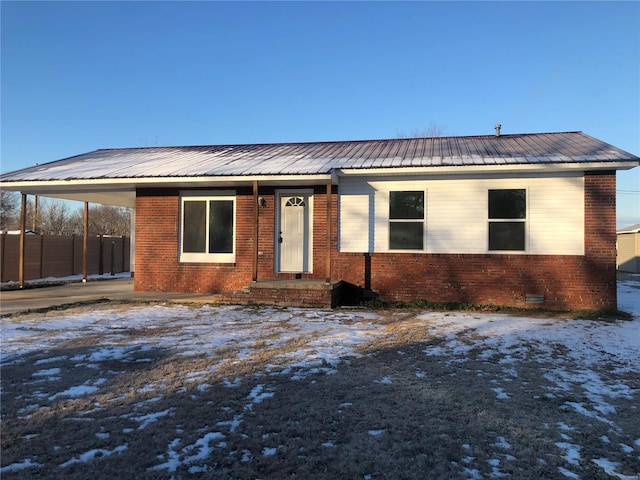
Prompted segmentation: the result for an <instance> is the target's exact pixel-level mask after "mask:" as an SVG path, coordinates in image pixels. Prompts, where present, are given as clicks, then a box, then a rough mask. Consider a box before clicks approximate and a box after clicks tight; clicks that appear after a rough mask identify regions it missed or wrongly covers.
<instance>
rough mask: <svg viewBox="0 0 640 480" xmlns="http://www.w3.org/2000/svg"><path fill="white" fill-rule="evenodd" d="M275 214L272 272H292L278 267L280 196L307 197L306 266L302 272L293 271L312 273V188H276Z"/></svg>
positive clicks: (280, 218) (280, 215)
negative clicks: (307, 235)
mask: <svg viewBox="0 0 640 480" xmlns="http://www.w3.org/2000/svg"><path fill="white" fill-rule="evenodd" d="M275 193H276V214H275V225H274V232H273V233H274V250H275V252H274V259H275V264H274V266H273V269H274V272H276V273H294V272H283V271H282V270H281V269H280V241H279V238H280V225H281V223H280V222H281V221H282V212H281V209H282V197H292V196H295V195H304V196H305V197H307V199H308V202H307V204H308V209H309V228H308V232H309V239H308V246H307V257H308V262H307V265H308V268H307V270H305V271H304V272H295V273H313V189H312V188H296V189H278V190H276V192H275Z"/></svg>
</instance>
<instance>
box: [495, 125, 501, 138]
mask: <svg viewBox="0 0 640 480" xmlns="http://www.w3.org/2000/svg"><path fill="white" fill-rule="evenodd" d="M501 128H502V125H500V124H499V123H496V125H495V129H496V137H499V136H500V129H501Z"/></svg>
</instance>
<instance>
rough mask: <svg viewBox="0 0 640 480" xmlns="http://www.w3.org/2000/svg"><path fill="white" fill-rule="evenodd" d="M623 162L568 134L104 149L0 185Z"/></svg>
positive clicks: (596, 143)
mask: <svg viewBox="0 0 640 480" xmlns="http://www.w3.org/2000/svg"><path fill="white" fill-rule="evenodd" d="M621 161H622V162H629V161H630V162H634V163H640V158H638V157H637V156H635V155H633V154H631V153H628V152H625V151H623V150H621V149H619V148H616V147H613V146H612V145H609V144H608V143H605V142H603V141H601V140H598V139H596V138H593V137H590V136H589V135H586V134H584V133H582V132H564V133H539V134H514V135H500V136H495V135H485V136H467V137H433V138H397V139H389V140H360V141H338V142H315V143H279V144H255V145H209V146H182V147H148V148H116V149H102V150H96V151H93V152H89V153H85V154H82V155H77V156H74V157H69V158H65V159H62V160H58V161H54V162H50V163H45V164H41V165H36V166H34V167H29V168H25V169H22V170H17V171H14V172H9V173H4V174H2V175H1V176H0V181H2V182H30V181H69V180H89V179H103V180H104V179H141V178H171V177H176V178H177V177H180V178H188V177H235V176H245V177H246V176H269V175H272V176H275V175H323V174H330V173H332V172H333V171H335V170H364V169H378V168H399V167H441V166H450V167H452V166H453V167H455V166H483V165H485V166H486V165H514V166H517V165H524V164H586V163H593V162H596V163H610V164H613V163H615V162H621ZM632 166H633V165H632ZM612 168H614V167H612Z"/></svg>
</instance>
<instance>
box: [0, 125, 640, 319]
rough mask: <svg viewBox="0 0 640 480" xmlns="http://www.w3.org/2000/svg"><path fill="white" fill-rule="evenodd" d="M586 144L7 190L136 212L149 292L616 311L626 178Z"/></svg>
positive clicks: (57, 175)
mask: <svg viewBox="0 0 640 480" xmlns="http://www.w3.org/2000/svg"><path fill="white" fill-rule="evenodd" d="M639 164H640V158H638V157H637V156H636V155H633V154H631V153H628V152H625V151H623V150H620V149H618V148H616V147H614V146H612V145H609V144H607V143H605V142H603V141H601V140H598V139H596V138H593V137H591V136H589V135H586V134H584V133H582V132H562V133H540V134H513V135H512V134H509V135H505V134H500V130H499V128H498V126H496V133H495V135H493V134H492V135H486V136H460V137H436V138H399V139H389V140H365V141H337V142H313V143H283V144H256V145H208V146H183V147H151V148H121V149H106V150H96V151H93V152H89V153H85V154H82V155H78V156H74V157H70V158H65V159H62V160H58V161H54V162H50V163H45V164H41V165H36V166H34V167H30V168H25V169H23V170H18V171H14V172H10V173H5V174H3V175H2V176H1V178H0V182H1V183H0V185H1V186H2V188H6V189H7V190H15V191H21V192H23V194H34V195H43V196H50V197H59V198H66V199H73V200H82V201H85V202H97V203H104V204H111V205H119V206H124V207H131V208H133V209H134V217H135V230H134V233H133V234H132V237H133V238H132V241H133V243H134V247H133V249H134V262H135V276H134V288H135V290H137V291H147V292H148V291H156V292H201V293H209V294H217V295H218V296H219V298H220V300H223V301H237V302H242V303H245V302H249V303H251V302H256V303H263V302H269V303H304V304H326V305H329V304H336V303H339V302H340V299H339V295H340V292H342V291H343V290H344V289H345V288H346V287H347V286H349V287H353V288H355V289H356V290H358V289H361V290H362V291H364V292H365V293H370V294H371V295H379V298H380V299H381V300H386V301H395V300H404V301H411V300H417V299H426V300H430V301H438V302H467V303H473V304H495V305H509V306H521V307H526V306H530V307H544V308H551V309H609V310H613V309H616V306H617V305H616V228H615V223H616V203H615V198H616V197H615V195H616V171H617V170H624V169H630V168H633V167H636V166H638V165H639Z"/></svg>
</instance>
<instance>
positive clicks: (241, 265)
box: [135, 172, 616, 310]
mask: <svg viewBox="0 0 640 480" xmlns="http://www.w3.org/2000/svg"><path fill="white" fill-rule="evenodd" d="M325 192H326V189H325V187H324V186H317V187H315V188H314V199H313V202H314V208H313V256H314V258H313V273H310V274H305V275H303V278H313V279H325V278H326V272H325V264H326V254H327V249H326V241H327V240H326V195H325ZM259 194H260V196H262V197H263V198H264V199H265V201H266V205H265V206H264V207H261V208H260V212H259V223H258V237H259V247H258V251H259V255H258V278H259V279H270V278H291V277H293V276H294V274H280V273H276V272H275V271H274V265H275V257H274V250H275V238H276V237H275V206H276V195H275V189H273V188H267V187H261V188H260V192H259ZM236 201H237V204H236V214H237V221H236V263H235V264H196V263H191V264H189V263H179V262H178V231H179V228H178V227H179V225H178V221H179V217H178V214H179V194H178V191H169V190H160V191H157V190H141V191H139V192H138V196H137V199H136V275H135V289H136V290H138V291H165V292H171V291H174V292H177V291H184V292H197V293H221V292H233V291H236V290H240V289H242V288H244V287H246V286H248V285H249V283H250V282H251V281H252V277H253V275H252V274H253V252H252V245H253V242H252V236H253V211H254V210H253V209H254V203H253V194H252V191H251V189H250V188H245V189H237V199H236ZM337 206H338V198H337V188H336V187H334V190H333V192H332V215H331V218H332V235H331V244H332V249H331V250H332V251H331V264H332V274H331V278H332V280H345V281H347V282H350V283H353V284H355V285H361V286H363V287H370V288H372V289H374V290H378V291H379V292H380V297H381V298H382V299H383V300H414V299H425V300H430V301H443V302H444V301H451V302H469V303H474V304H496V305H512V306H529V307H537V306H542V307H545V308H553V309H609V310H613V309H615V308H616V271H615V265H616V263H615V262H616V258H615V255H616V251H615V172H599V173H597V174H590V175H586V176H585V255H584V256H581V255H573V256H570V255H562V256H553V255H497V254H486V255H444V254H417V253H402V254H400V253H395V254H386V253H385V254H375V253H374V254H371V255H364V254H361V253H339V252H338V251H337V243H338V242H337V236H338V226H337V215H338V208H337ZM527 294H533V295H543V296H544V303H543V304H541V305H539V304H528V303H526V302H525V298H526V295H527Z"/></svg>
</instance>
